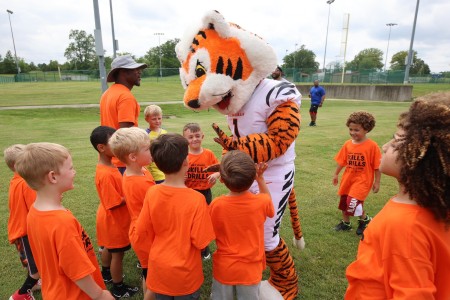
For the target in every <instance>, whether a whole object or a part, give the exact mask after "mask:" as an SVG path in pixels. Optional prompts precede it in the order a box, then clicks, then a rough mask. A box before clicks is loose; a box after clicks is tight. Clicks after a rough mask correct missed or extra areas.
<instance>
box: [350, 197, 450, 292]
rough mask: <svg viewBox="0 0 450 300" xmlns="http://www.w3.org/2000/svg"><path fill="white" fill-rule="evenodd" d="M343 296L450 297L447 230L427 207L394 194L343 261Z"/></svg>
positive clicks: (449, 233)
mask: <svg viewBox="0 0 450 300" xmlns="http://www.w3.org/2000/svg"><path fill="white" fill-rule="evenodd" d="M346 276H347V280H348V283H349V286H348V288H347V292H346V294H345V299H405V300H406V299H436V300H448V299H450V284H449V283H450V230H448V229H447V230H446V228H445V225H444V223H442V222H437V221H436V219H435V218H434V217H433V215H432V214H431V213H430V212H429V211H428V210H427V209H425V208H423V207H421V206H418V205H412V204H404V203H399V202H395V201H393V200H392V199H391V200H390V201H389V202H388V203H387V204H386V205H385V206H384V208H383V209H382V210H381V211H380V212H379V213H378V214H377V215H376V216H375V217H374V218H373V220H372V221H371V222H370V224H369V226H368V227H367V229H366V230H365V231H364V236H363V238H362V239H361V242H360V243H359V247H358V255H357V258H356V260H355V261H354V262H353V263H351V264H350V265H349V266H348V267H347V272H346Z"/></svg>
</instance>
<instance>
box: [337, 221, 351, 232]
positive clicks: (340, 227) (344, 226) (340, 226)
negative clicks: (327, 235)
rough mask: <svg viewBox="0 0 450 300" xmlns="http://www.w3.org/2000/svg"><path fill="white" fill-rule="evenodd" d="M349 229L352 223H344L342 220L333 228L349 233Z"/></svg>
mask: <svg viewBox="0 0 450 300" xmlns="http://www.w3.org/2000/svg"><path fill="white" fill-rule="evenodd" d="M351 229H352V223H350V222H348V223H346V222H344V221H343V220H341V222H340V223H339V224H337V225H336V226H335V227H334V230H336V231H349V230H351Z"/></svg>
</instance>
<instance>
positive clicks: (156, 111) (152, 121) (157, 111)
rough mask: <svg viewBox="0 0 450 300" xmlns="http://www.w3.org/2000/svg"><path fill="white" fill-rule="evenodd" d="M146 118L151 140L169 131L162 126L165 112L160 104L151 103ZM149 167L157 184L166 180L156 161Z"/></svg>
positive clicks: (146, 110)
mask: <svg viewBox="0 0 450 300" xmlns="http://www.w3.org/2000/svg"><path fill="white" fill-rule="evenodd" d="M144 118H145V121H146V122H147V123H148V128H147V129H145V131H146V132H147V133H148V136H149V137H150V141H153V140H154V139H156V138H157V137H158V136H160V135H161V134H165V133H167V130H165V129H163V128H162V127H161V126H162V119H163V113H162V109H161V107H159V106H158V105H155V104H151V105H149V106H147V107H146V108H145V110H144ZM147 168H148V170H149V171H150V173H152V176H153V179H154V180H155V182H156V184H160V183H162V182H164V173H163V172H161V170H160V169H158V167H157V166H156V165H155V163H154V162H152V163H151V164H150V165H148V167H147Z"/></svg>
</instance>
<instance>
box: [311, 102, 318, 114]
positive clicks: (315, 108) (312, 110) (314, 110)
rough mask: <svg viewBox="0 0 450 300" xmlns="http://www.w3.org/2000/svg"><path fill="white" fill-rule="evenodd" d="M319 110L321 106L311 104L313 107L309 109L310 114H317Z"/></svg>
mask: <svg viewBox="0 0 450 300" xmlns="http://www.w3.org/2000/svg"><path fill="white" fill-rule="evenodd" d="M318 109H319V104H311V107H310V108H309V112H315V113H316V112H317V110H318Z"/></svg>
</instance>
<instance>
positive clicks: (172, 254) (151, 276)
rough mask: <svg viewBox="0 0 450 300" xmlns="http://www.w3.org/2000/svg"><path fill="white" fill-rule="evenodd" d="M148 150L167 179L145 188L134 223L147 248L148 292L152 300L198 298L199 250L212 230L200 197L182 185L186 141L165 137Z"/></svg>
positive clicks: (205, 243) (205, 205)
mask: <svg viewBox="0 0 450 300" xmlns="http://www.w3.org/2000/svg"><path fill="white" fill-rule="evenodd" d="M150 151H151V155H152V157H153V160H154V161H155V163H156V165H157V166H158V168H159V169H160V170H161V171H163V172H164V174H165V176H166V180H165V181H164V182H163V183H162V184H158V185H155V186H153V187H152V188H150V189H149V191H148V192H147V194H146V196H145V200H144V205H143V207H142V211H141V214H140V215H139V218H138V220H137V223H136V232H137V235H138V236H139V238H142V239H143V240H144V242H145V243H146V244H147V245H148V246H147V248H146V254H147V257H148V275H147V279H146V284H147V288H148V289H149V290H152V291H153V292H155V293H156V299H174V298H176V299H178V297H180V298H179V299H188V297H189V299H199V298H200V287H201V285H202V283H203V280H204V278H203V269H202V259H201V257H200V251H201V249H204V248H205V247H206V246H207V245H208V244H209V243H210V242H211V241H212V240H213V239H214V232H213V230H212V224H211V218H210V216H209V213H208V206H207V204H206V202H205V200H204V197H203V196H202V194H200V193H199V192H197V191H194V190H192V189H190V188H188V187H186V185H185V182H184V180H185V175H186V172H187V170H188V167H189V163H188V160H187V156H188V151H189V150H188V141H187V140H186V139H185V138H184V137H183V136H181V135H179V134H173V133H168V134H164V135H161V136H159V137H158V138H157V139H155V140H154V141H153V142H152V144H151V146H150ZM147 291H148V290H147ZM146 296H147V295H146Z"/></svg>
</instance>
